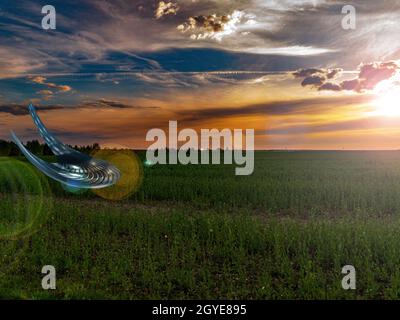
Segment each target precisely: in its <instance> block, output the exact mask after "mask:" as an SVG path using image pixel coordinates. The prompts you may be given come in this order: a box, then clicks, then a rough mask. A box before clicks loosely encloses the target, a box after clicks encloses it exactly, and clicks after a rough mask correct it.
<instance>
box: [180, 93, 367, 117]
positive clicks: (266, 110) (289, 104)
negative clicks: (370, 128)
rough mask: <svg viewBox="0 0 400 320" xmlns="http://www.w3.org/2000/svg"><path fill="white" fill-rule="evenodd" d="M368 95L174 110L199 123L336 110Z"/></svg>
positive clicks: (362, 100)
mask: <svg viewBox="0 0 400 320" xmlns="http://www.w3.org/2000/svg"><path fill="white" fill-rule="evenodd" d="M369 99H370V97H368V96H362V95H359V96H352V97H348V96H335V97H330V98H325V97H324V98H322V97H321V98H313V99H309V98H307V99H296V100H290V101H270V102H266V103H261V104H253V105H247V106H243V107H222V108H207V109H198V110H182V111H177V112H176V118H177V119H180V120H181V121H183V122H185V121H186V122H193V123H196V124H198V123H200V122H201V121H205V122H208V121H210V119H216V118H227V117H245V116H254V115H260V116H278V115H307V114H315V113H316V112H322V111H330V110H335V111H336V110H337V109H338V108H339V107H348V105H356V104H361V103H366V102H369Z"/></svg>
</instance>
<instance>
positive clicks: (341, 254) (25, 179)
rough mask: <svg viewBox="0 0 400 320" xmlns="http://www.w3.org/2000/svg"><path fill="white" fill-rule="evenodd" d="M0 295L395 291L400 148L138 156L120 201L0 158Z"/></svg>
mask: <svg viewBox="0 0 400 320" xmlns="http://www.w3.org/2000/svg"><path fill="white" fill-rule="evenodd" d="M139 158H140V159H141V160H140V162H141V163H144V155H143V154H139ZM44 265H53V266H55V268H56V270H57V289H56V290H49V291H45V290H43V289H42V287H41V280H42V277H43V275H42V274H41V269H42V267H43V266H44ZM345 265H353V266H354V267H355V268H356V270H357V289H356V290H349V291H345V290H343V288H342V284H341V281H342V278H343V276H344V275H343V274H342V273H341V271H342V267H343V266H345ZM0 298H18V299H81V298H83V299H105V298H110V299H373V298H376V299H398V298H400V152H397V151H392V152H339V151H338V152H257V153H256V158H255V171H254V174H253V175H252V176H243V177H241V176H235V174H234V166H230V165H198V166H193V165H192V166H183V165H155V166H145V165H143V172H142V179H141V185H140V186H139V187H138V190H137V191H136V192H135V193H134V194H132V195H131V196H130V197H129V198H128V199H125V200H122V201H110V200H105V199H103V198H101V197H99V196H98V195H95V194H93V193H91V192H84V193H82V192H71V190H70V191H66V190H63V188H62V187H61V186H60V185H58V184H56V183H55V182H53V181H50V180H48V179H47V178H45V177H44V176H42V175H40V174H39V173H38V171H37V170H35V169H34V168H33V167H31V166H30V165H29V164H28V163H27V162H25V161H24V160H23V158H0Z"/></svg>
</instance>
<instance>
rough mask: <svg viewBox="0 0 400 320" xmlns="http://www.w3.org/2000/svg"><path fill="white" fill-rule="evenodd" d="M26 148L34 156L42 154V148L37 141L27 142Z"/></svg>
mask: <svg viewBox="0 0 400 320" xmlns="http://www.w3.org/2000/svg"><path fill="white" fill-rule="evenodd" d="M26 148H27V149H28V150H29V151H30V152H32V153H33V154H36V155H42V154H43V146H42V145H41V144H40V143H39V141H37V140H32V141H28V142H27V143H26Z"/></svg>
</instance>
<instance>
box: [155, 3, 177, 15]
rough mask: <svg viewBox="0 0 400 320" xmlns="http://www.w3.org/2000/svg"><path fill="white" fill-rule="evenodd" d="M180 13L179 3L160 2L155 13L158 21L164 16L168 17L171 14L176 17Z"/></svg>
mask: <svg viewBox="0 0 400 320" xmlns="http://www.w3.org/2000/svg"><path fill="white" fill-rule="evenodd" d="M178 11H179V6H178V4H177V3H174V2H164V1H160V2H159V3H158V7H157V9H156V12H155V15H156V19H160V18H162V17H163V16H167V15H170V14H173V15H176V14H177V13H178Z"/></svg>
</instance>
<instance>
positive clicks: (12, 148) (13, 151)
mask: <svg viewBox="0 0 400 320" xmlns="http://www.w3.org/2000/svg"><path fill="white" fill-rule="evenodd" d="M9 155H10V156H11V157H15V156H20V155H21V151H19V148H18V147H17V145H16V144H15V143H14V142H11V143H10V154H9Z"/></svg>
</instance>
